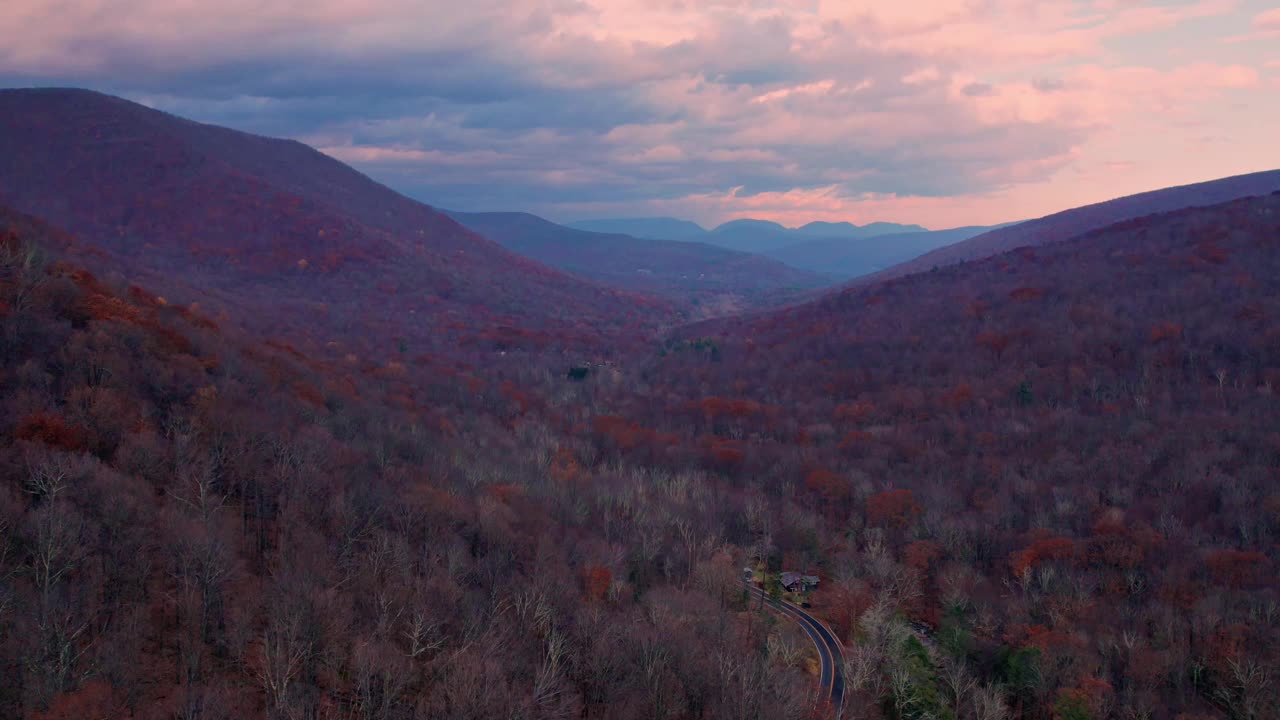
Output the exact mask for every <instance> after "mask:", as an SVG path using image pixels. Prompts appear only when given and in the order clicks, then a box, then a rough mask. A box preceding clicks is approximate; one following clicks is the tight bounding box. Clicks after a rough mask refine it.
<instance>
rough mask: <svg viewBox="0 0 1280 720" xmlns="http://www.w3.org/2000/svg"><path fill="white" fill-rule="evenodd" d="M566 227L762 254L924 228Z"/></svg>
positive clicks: (748, 224)
mask: <svg viewBox="0 0 1280 720" xmlns="http://www.w3.org/2000/svg"><path fill="white" fill-rule="evenodd" d="M568 226H569V227H571V228H576V229H579V230H590V231H592V232H611V233H621V234H624V235H631V236H632V237H640V238H652V239H655V240H680V241H685V242H690V241H693V242H703V243H707V244H708V245H718V246H720V247H723V248H728V249H730V250H737V251H739V252H749V253H766V252H767V251H770V250H776V249H778V248H783V247H786V246H788V245H794V244H796V243H799V242H804V241H806V240H811V239H813V238H830V239H844V240H859V239H864V238H870V237H876V236H878V235H889V234H891V233H909V232H924V231H925V228H923V227H921V226H919V225H900V224H897V223H885V222H875V223H870V224H868V225H863V226H858V225H854V224H852V223H847V222H841V223H828V222H811V223H809V224H807V225H804V226H802V227H798V228H788V227H785V226H783V225H781V224H779V223H776V222H771V221H769V220H754V219H750V218H744V219H741V220H730V221H729V222H726V223H724V224H723V225H719V226H717V227H715V228H713V229H711V230H706V229H704V228H703V227H702V226H700V225H698V224H697V223H693V222H690V221H688V220H678V219H675V218H630V219H608V220H585V221H581V222H573V223H569V224H568Z"/></svg>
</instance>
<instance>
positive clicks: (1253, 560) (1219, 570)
mask: <svg viewBox="0 0 1280 720" xmlns="http://www.w3.org/2000/svg"><path fill="white" fill-rule="evenodd" d="M1205 563H1206V565H1208V567H1209V573H1210V575H1212V576H1213V579H1214V581H1215V582H1217V583H1218V584H1219V585H1226V586H1228V587H1233V588H1241V587H1247V586H1250V585H1253V584H1254V583H1256V582H1257V581H1258V580H1259V579H1261V578H1262V577H1264V576H1265V574H1264V573H1263V569H1264V568H1265V567H1266V564H1267V556H1266V555H1263V554H1262V553H1260V552H1246V551H1243V550H1215V551H1213V552H1211V553H1209V556H1208V558H1206V560H1205Z"/></svg>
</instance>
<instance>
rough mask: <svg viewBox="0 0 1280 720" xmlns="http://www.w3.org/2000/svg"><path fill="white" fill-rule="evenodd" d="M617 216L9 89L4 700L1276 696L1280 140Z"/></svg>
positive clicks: (1093, 702) (208, 703) (999, 708)
mask: <svg viewBox="0 0 1280 720" xmlns="http://www.w3.org/2000/svg"><path fill="white" fill-rule="evenodd" d="M642 220H644V219H641V220H612V221H594V222H589V223H568V224H557V223H553V222H550V221H549V220H545V219H543V218H542V217H540V216H538V215H534V214H530V213H523V212H514V211H505V210H504V211H500V212H499V211H497V210H495V211H492V212H469V211H468V212H462V211H444V210H440V209H438V208H435V207H433V206H430V205H427V204H424V203H421V202H418V201H417V200H414V199H413V198H411V197H409V196H408V195H405V194H402V193H400V192H397V191H396V190H393V189H391V187H389V186H387V185H383V184H381V183H380V182H378V181H376V180H374V179H373V178H372V177H370V176H368V175H365V174H363V173H361V172H359V171H357V170H355V169H353V168H352V167H350V166H347V165H345V164H343V163H341V162H339V161H338V160H336V159H334V158H333V157H331V156H329V155H326V154H323V153H321V152H319V151H317V150H315V149H312V148H311V147H308V146H306V145H304V144H302V143H300V142H297V141H290V140H280V139H274V138H268V137H263V136H258V135H252V134H248V133H244V132H240V131H236V130H231V129H228V128H225V127H219V126H216V125H210V124H202V123H196V122H194V121H190V120H186V119H183V118H181V117H178V116H176V115H172V114H169V113H164V112H161V111H158V110H155V109H152V108H149V107H145V106H144V105H141V104H138V103H134V102H131V101H129V100H125V99H122V98H118V97H113V96H110V95H105V94H101V93H97V92H91V91H86V90H56V89H39V90H4V91H0V531H2V532H0V677H3V678H5V680H3V681H0V716H3V717H15V718H16V717H24V718H26V717H30V718H40V719H42V720H43V719H46V718H47V719H50V720H52V719H53V718H107V717H111V718H139V719H141V718H156V719H160V718H175V717H176V718H192V719H194V718H210V719H221V718H271V719H273V720H275V719H286V718H287V719H289V720H292V719H294V718H357V717H359V718H382V719H385V720H396V719H402V718H442V719H443V718H459V719H467V718H474V719H475V720H481V719H485V718H504V717H505V718H547V719H559V718H602V719H603V718H609V719H619V720H627V719H629V718H635V719H637V720H639V719H641V718H664V719H673V718H691V719H692V718H699V719H702V718H726V719H730V718H762V717H768V718H792V719H794V720H813V719H815V718H823V719H831V720H834V719H836V718H867V719H868V720H873V719H879V718H884V719H886V720H888V719H892V720H902V719H908V718H910V719H913V720H915V719H919V720H923V719H925V718H948V719H950V720H969V719H972V720H1012V719H1014V718H1027V719H1028V720H1079V719H1083V718H1088V719H1091V720H1102V719H1103V718H1126V719H1129V718H1134V719H1136V718H1180V719H1181V720H1200V719H1202V718H1205V719H1207V718H1223V719H1226V718H1231V719H1232V720H1234V719H1236V718H1239V719H1241V720H1263V719H1264V718H1267V717H1275V712H1276V710H1277V708H1280V705H1278V704H1277V703H1280V695H1278V694H1277V685H1276V684H1275V683H1274V677H1273V676H1274V668H1276V667H1277V666H1278V665H1280V634H1278V633H1277V628H1280V613H1278V612H1277V610H1276V608H1277V601H1278V600H1280V595H1278V594H1280V585H1278V583H1277V579H1276V578H1277V562H1280V552H1278V548H1280V489H1278V488H1277V482H1276V480H1277V477H1278V476H1277V468H1280V434H1277V432H1276V430H1275V429H1276V428H1278V427H1280V404H1277V400H1276V398H1277V394H1276V393H1277V385H1280V325H1277V319H1280V171H1270V172H1262V173H1254V174H1247V175H1238V176H1232V177H1228V178H1224V179H1221V180H1212V181H1207V182H1204V183H1202V184H1197V185H1190V186H1184V187H1175V188H1170V189H1166V190H1159V191H1155V192H1151V193H1146V194H1142V195H1135V196H1129V197H1124V198H1120V199H1117V200H1113V201H1109V202H1104V203H1101V204H1097V205H1089V206H1084V207H1080V208H1074V209H1070V210H1065V211H1063V212H1060V213H1055V214H1051V215H1048V216H1045V217H1042V218H1031V219H1027V220H1025V221H1022V222H1018V223H1014V224H1003V225H974V226H961V227H956V228H954V229H951V230H939V231H929V230H926V229H925V228H924V226H922V225H916V224H906V223H869V224H865V225H854V224H852V223H846V222H827V221H813V222H811V223H807V224H799V225H797V226H796V227H790V228H789V227H787V226H785V225H783V224H781V223H774V222H772V221H769V222H768V223H766V222H765V221H758V220H746V219H739V220H737V221H736V222H735V221H730V222H728V223H725V224H722V225H720V226H717V227H716V228H715V229H713V230H706V229H704V228H703V227H702V226H700V225H696V224H694V223H692V222H689V221H676V220H672V219H670V218H658V217H656V216H655V217H654V218H649V219H648V220H647V221H642ZM877 243H879V244H877ZM744 568H745V569H747V570H748V571H750V573H749V574H750V575H751V577H752V581H750V582H745V581H744V580H743V570H744ZM785 573H802V575H799V574H788V575H784V574H785ZM805 576H808V579H805ZM784 578H790V579H784ZM797 578H799V579H797ZM784 581H785V582H787V583H789V585H788V587H789V588H791V590H786V589H784V588H782V587H781V583H782V582H784ZM815 585H816V587H815Z"/></svg>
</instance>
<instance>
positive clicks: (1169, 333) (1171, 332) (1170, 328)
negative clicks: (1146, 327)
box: [1150, 322, 1182, 343]
mask: <svg viewBox="0 0 1280 720" xmlns="http://www.w3.org/2000/svg"><path fill="white" fill-rule="evenodd" d="M1181 337H1182V326H1181V325H1179V324H1177V323H1172V322H1162V323H1160V324H1159V325H1156V326H1155V327H1153V328H1151V333H1150V339H1151V342H1152V343H1158V342H1164V341H1165V340H1178V339H1180V338H1181Z"/></svg>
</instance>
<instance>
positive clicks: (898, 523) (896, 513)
mask: <svg viewBox="0 0 1280 720" xmlns="http://www.w3.org/2000/svg"><path fill="white" fill-rule="evenodd" d="M919 514H920V504H919V503H917V502H916V496H915V493H913V492H912V491H910V490H886V491H884V492H880V493H876V494H875V495H872V496H871V497H869V498H867V522H869V523H870V524H872V525H877V526H881V527H883V526H889V527H897V528H901V527H906V526H907V525H908V524H909V523H910V522H911V521H912V520H915V518H916V516H917V515H919Z"/></svg>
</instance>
